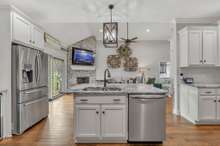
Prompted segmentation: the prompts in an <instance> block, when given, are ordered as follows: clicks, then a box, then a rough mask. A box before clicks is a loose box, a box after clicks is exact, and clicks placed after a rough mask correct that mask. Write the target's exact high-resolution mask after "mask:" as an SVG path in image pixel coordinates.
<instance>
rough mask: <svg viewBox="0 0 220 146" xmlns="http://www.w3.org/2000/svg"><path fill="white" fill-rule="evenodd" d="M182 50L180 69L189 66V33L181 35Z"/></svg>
mask: <svg viewBox="0 0 220 146" xmlns="http://www.w3.org/2000/svg"><path fill="white" fill-rule="evenodd" d="M179 48H180V67H187V66H188V60H189V59H188V56H189V55H188V49H189V48H188V31H185V32H182V33H180V35H179Z"/></svg>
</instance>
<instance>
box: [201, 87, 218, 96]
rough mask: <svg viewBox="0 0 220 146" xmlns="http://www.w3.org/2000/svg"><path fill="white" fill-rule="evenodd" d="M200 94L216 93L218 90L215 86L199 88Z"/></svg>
mask: <svg viewBox="0 0 220 146" xmlns="http://www.w3.org/2000/svg"><path fill="white" fill-rule="evenodd" d="M199 94H200V95H216V94H217V90H216V89H214V88H202V89H199Z"/></svg>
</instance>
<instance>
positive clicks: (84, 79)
mask: <svg viewBox="0 0 220 146" xmlns="http://www.w3.org/2000/svg"><path fill="white" fill-rule="evenodd" d="M76 82H77V84H88V83H89V77H77V78H76Z"/></svg>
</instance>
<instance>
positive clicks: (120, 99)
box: [113, 99, 121, 101]
mask: <svg viewBox="0 0 220 146" xmlns="http://www.w3.org/2000/svg"><path fill="white" fill-rule="evenodd" d="M113 101H121V99H113Z"/></svg>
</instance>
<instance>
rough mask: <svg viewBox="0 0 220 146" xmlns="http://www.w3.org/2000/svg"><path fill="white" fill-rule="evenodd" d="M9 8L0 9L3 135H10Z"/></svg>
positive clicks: (0, 77) (0, 90) (0, 87)
mask: <svg viewBox="0 0 220 146" xmlns="http://www.w3.org/2000/svg"><path fill="white" fill-rule="evenodd" d="M10 18H11V17H10V8H9V7H8V8H6V7H5V8H1V9H0V24H1V25H0V44H1V45H0V51H1V53H0V92H2V91H4V94H5V97H4V98H5V99H3V102H4V103H3V104H4V105H5V106H4V109H3V112H4V111H5V114H4V113H3V115H4V121H3V123H4V124H3V126H4V131H3V133H4V137H9V136H10V135H11V28H10V26H11V23H10Z"/></svg>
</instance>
